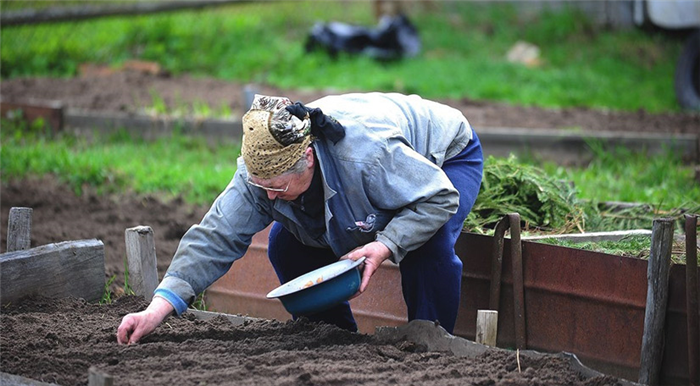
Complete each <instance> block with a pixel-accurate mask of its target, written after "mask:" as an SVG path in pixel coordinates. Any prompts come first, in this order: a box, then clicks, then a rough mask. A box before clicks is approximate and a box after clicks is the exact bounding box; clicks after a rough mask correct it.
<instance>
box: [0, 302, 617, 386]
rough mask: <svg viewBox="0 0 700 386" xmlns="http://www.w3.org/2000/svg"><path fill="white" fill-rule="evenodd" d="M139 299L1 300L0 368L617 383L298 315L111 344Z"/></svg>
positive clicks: (512, 356)
mask: <svg viewBox="0 0 700 386" xmlns="http://www.w3.org/2000/svg"><path fill="white" fill-rule="evenodd" d="M144 306H145V303H144V301H143V300H141V299H140V298H136V297H133V296H123V297H120V298H119V299H118V300H117V301H115V302H114V303H112V304H110V305H96V304H89V303H86V302H84V301H82V300H77V299H63V300H58V301H55V300H49V299H45V298H34V299H27V300H25V301H24V302H21V303H20V304H13V305H10V306H6V307H4V308H3V310H2V313H1V314H0V318H1V323H0V325H1V329H0V351H1V352H2V358H1V360H0V363H1V364H2V367H1V371H2V372H5V373H11V374H15V375H20V376H23V377H26V378H31V379H35V380H40V381H43V382H47V383H57V384H59V385H85V384H87V381H88V372H89V369H90V367H95V368H96V369H97V370H98V371H99V372H101V373H105V374H108V375H109V376H111V377H112V378H113V379H114V382H115V385H138V386H142V385H152V386H156V385H168V386H172V385H254V386H261V385H557V386H560V385H591V386H592V385H616V384H618V380H617V379H615V378H613V377H610V376H599V377H594V378H587V379H585V378H584V377H583V376H581V375H580V374H578V373H577V372H575V371H574V370H571V369H570V366H569V362H568V361H566V360H564V359H561V358H560V357H556V356H544V357H541V358H527V357H524V356H517V355H516V352H512V351H505V350H489V351H487V352H486V353H485V354H482V355H480V356H477V357H475V358H467V357H456V356H454V355H452V354H449V353H441V352H429V351H426V349H425V348H424V347H423V346H421V345H419V344H416V343H413V342H411V341H408V340H405V339H400V340H398V341H382V340H380V339H379V338H377V337H376V336H374V335H364V334H358V333H350V332H348V331H345V330H341V329H338V328H336V327H334V326H330V325H325V324H314V323H311V322H309V321H307V320H305V319H299V320H297V321H287V322H278V321H273V320H272V321H271V320H260V321H251V322H246V323H244V324H242V325H240V326H237V327H234V326H233V324H231V323H230V322H229V321H228V320H227V319H226V318H223V317H216V318H214V319H210V320H208V321H202V320H197V319H195V318H194V317H192V316H185V317H182V318H170V319H168V320H166V322H165V323H163V324H162V325H161V326H160V327H158V329H157V330H156V331H155V332H154V333H153V334H151V335H149V336H147V337H146V338H144V339H143V340H142V342H141V343H139V344H135V345H129V346H125V345H119V344H117V342H116V337H115V329H116V326H117V325H118V324H119V322H120V320H121V318H122V317H123V316H124V315H125V314H127V313H129V312H133V311H137V310H140V309H142V308H143V307H144ZM186 315H187V314H186ZM518 362H519V363H520V368H518Z"/></svg>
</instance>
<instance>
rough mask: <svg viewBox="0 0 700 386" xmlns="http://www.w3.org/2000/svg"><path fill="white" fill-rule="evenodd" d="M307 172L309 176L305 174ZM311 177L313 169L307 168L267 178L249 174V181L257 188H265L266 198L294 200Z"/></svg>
mask: <svg viewBox="0 0 700 386" xmlns="http://www.w3.org/2000/svg"><path fill="white" fill-rule="evenodd" d="M309 174H310V176H307V175H309ZM311 177H313V169H307V170H306V171H304V172H303V173H296V174H285V175H282V176H279V177H273V178H270V179H268V180H262V179H259V178H256V177H254V176H251V177H250V182H252V183H253V184H252V185H254V186H256V187H258V188H261V189H265V192H266V193H267V198H268V199H270V200H275V199H278V198H279V199H281V200H285V201H294V200H296V199H297V198H298V197H299V196H300V195H301V194H302V193H304V192H305V191H306V189H308V188H309V185H311Z"/></svg>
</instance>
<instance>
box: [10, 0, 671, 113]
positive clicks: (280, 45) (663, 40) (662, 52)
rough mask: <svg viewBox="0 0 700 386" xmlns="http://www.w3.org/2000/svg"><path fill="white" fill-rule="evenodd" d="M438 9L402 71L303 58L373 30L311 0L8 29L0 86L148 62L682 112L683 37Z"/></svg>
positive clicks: (559, 19) (243, 78) (273, 79)
mask: <svg viewBox="0 0 700 386" xmlns="http://www.w3.org/2000/svg"><path fill="white" fill-rule="evenodd" d="M25 3H29V4H32V3H31V2H25ZM433 4H434V7H433V8H431V9H424V8H422V7H421V6H420V5H419V4H414V5H413V7H411V8H409V11H408V14H409V17H410V18H411V20H412V21H413V22H414V23H415V24H416V26H417V28H418V30H419V31H420V34H421V38H422V42H423V50H422V52H421V54H420V55H419V56H418V57H415V58H411V59H406V60H401V61H396V62H389V63H381V62H377V61H374V60H371V59H368V58H366V57H361V56H351V55H340V56H339V57H338V58H336V59H333V58H330V57H329V56H328V55H326V54H325V53H322V52H313V53H308V54H307V53H305V52H304V41H305V39H306V36H307V34H308V32H309V30H310V28H311V26H312V25H313V24H314V23H315V22H317V21H343V22H347V23H352V24H358V25H364V26H375V25H376V22H375V20H374V17H373V14H372V7H371V6H370V4H369V3H368V2H364V1H351V2H337V1H325V2H316V1H311V2H307V1H303V2H274V4H261V3H251V4H238V5H232V6H225V7H216V8H211V9H205V10H197V11H185V12H172V13H164V14H157V15H146V16H135V17H110V18H103V19H95V20H90V21H84V22H78V23H55V24H46V25H36V26H22V27H6V28H2V29H1V30H0V35H1V36H0V37H1V39H2V42H3V44H2V47H1V50H2V51H1V57H0V64H1V68H0V73H1V74H2V78H3V79H8V78H14V77H23V76H74V75H75V74H76V73H77V69H78V66H79V64H80V63H83V62H97V63H103V64H108V65H112V66H119V65H120V64H121V63H123V62H124V61H125V60H128V59H142V60H151V61H155V62H158V63H159V64H160V65H161V66H163V67H164V68H165V69H166V70H168V71H170V72H171V73H173V74H174V75H179V74H183V73H189V74H194V75H195V76H212V77H216V78H221V79H226V80H232V81H238V82H259V83H267V84H271V85H274V86H278V87H280V88H313V89H333V90H338V91H342V90H365V91H368V90H372V91H398V92H403V93H418V94H421V95H423V96H424V97H427V98H471V99H478V100H491V101H502V102H506V103H512V104H523V105H538V106H546V107H565V106H589V107H594V108H605V109H622V110H636V109H645V110H648V111H652V112H661V111H678V106H677V103H676V100H675V96H674V92H673V73H674V68H675V62H676V59H677V57H678V54H679V52H680V48H681V45H682V41H681V40H679V39H677V38H673V37H670V36H666V35H662V34H660V33H658V32H656V33H651V32H644V31H641V30H638V29H630V30H620V31H612V30H608V29H605V28H602V27H599V26H596V25H594V24H593V23H592V22H590V21H588V19H587V18H586V17H585V16H583V15H581V14H580V13H579V12H577V11H575V10H565V11H564V12H561V13H557V14H554V13H547V12H545V13H543V14H541V15H539V16H533V17H531V18H523V17H522V16H521V14H522V12H519V11H518V9H517V8H516V7H515V6H513V5H512V4H507V3H501V2H495V3H485V2H435V3H433ZM519 40H524V41H527V42H529V43H532V44H536V45H538V46H539V47H540V49H541V61H542V65H541V66H539V67H534V68H529V67H525V66H523V65H519V64H512V63H509V62H507V60H506V59H505V55H506V53H507V51H508V49H509V48H510V47H512V46H513V45H514V44H515V43H516V42H517V41H519Z"/></svg>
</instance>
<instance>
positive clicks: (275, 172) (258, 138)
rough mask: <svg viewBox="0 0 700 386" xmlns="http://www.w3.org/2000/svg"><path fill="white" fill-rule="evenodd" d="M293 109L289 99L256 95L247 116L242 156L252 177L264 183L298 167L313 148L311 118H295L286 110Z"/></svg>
mask: <svg viewBox="0 0 700 386" xmlns="http://www.w3.org/2000/svg"><path fill="white" fill-rule="evenodd" d="M290 105H292V101H290V100H289V99H288V98H283V97H271V96H264V95H255V99H254V100H253V104H252V106H251V107H250V110H249V111H248V112H247V113H246V114H245V115H244V116H243V144H242V147H241V154H242V155H243V161H244V162H245V165H246V168H247V169H248V173H250V174H252V175H254V176H256V177H258V178H262V179H270V178H273V177H276V176H279V175H281V174H283V173H284V172H286V171H288V170H289V169H290V168H291V167H292V166H294V164H295V163H296V162H297V161H299V160H300V159H301V157H302V156H303V155H304V152H305V151H306V148H308V147H309V145H310V144H311V142H312V140H313V138H312V136H311V134H310V126H311V124H310V121H309V119H308V117H307V118H305V119H304V120H300V119H299V118H297V117H295V116H294V115H292V114H291V113H289V111H287V109H285V107H287V106H290Z"/></svg>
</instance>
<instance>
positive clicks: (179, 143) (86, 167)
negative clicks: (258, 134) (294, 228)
mask: <svg viewBox="0 0 700 386" xmlns="http://www.w3.org/2000/svg"><path fill="white" fill-rule="evenodd" d="M2 125H3V147H2V154H1V159H0V161H1V165H0V171H1V172H2V179H3V180H8V179H12V178H23V177H26V176H31V175H38V176H41V175H45V174H53V175H55V176H57V177H58V178H59V179H60V180H61V181H63V182H65V183H67V184H68V185H69V186H71V187H72V189H73V190H74V191H75V192H76V193H78V194H81V193H82V191H83V189H84V188H86V187H90V188H92V189H95V190H96V192H97V193H100V194H101V193H112V192H121V191H133V192H135V193H139V194H150V193H152V194H157V195H159V196H161V197H163V198H166V199H167V198H171V197H174V196H181V197H183V198H184V199H185V200H186V201H188V202H191V203H197V204H204V203H210V202H211V201H212V200H213V198H214V197H216V196H217V195H218V194H219V193H220V192H221V191H222V190H223V189H224V188H225V187H226V185H227V184H228V182H229V181H230V180H231V178H232V177H233V174H234V172H235V170H236V158H237V157H238V155H239V154H240V144H237V143H233V142H226V141H217V142H216V143H208V142H207V141H206V140H205V139H203V138H198V137H191V136H184V135H179V134H177V133H175V134H173V135H172V136H170V137H166V138H160V139H157V140H154V141H145V140H143V139H140V138H134V137H132V136H130V135H129V134H128V133H127V132H126V131H118V132H116V133H115V134H113V135H110V136H98V135H95V137H94V138H93V139H86V138H84V137H76V136H71V135H66V134H62V135H59V136H56V137H52V136H50V135H47V134H46V133H45V132H44V131H43V129H38V128H34V129H32V128H27V127H25V126H24V125H23V124H22V123H21V121H17V122H12V121H8V120H3V122H2Z"/></svg>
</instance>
